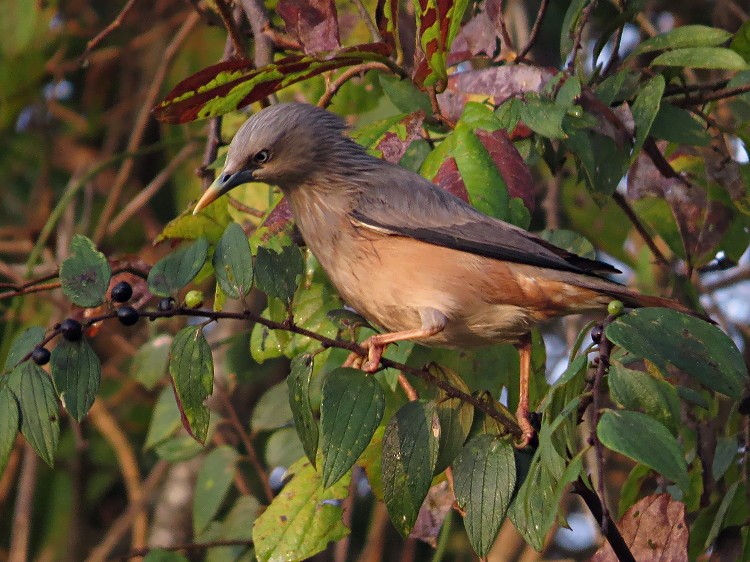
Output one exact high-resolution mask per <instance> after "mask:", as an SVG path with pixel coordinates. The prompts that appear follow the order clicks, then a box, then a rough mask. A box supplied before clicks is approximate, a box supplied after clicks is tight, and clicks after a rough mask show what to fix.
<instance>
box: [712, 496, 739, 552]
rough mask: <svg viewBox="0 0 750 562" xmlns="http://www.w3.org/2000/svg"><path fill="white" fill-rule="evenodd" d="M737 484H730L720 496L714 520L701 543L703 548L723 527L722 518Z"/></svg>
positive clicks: (732, 498)
mask: <svg viewBox="0 0 750 562" xmlns="http://www.w3.org/2000/svg"><path fill="white" fill-rule="evenodd" d="M739 485H740V483H739V482H735V483H734V484H732V485H731V486H730V487H729V489H728V490H727V491H726V493H725V494H724V495H723V497H722V498H721V503H720V504H719V509H718V511H717V512H716V517H715V518H714V522H713V524H712V525H711V530H710V531H709V532H708V536H707V537H706V542H705V543H704V545H703V546H704V548H709V547H710V546H711V545H712V544H713V542H714V541H715V540H716V537H718V536H719V531H721V530H722V529H723V528H724V526H725V525H724V519H725V518H726V516H727V511H729V506H730V505H732V500H734V496H735V494H736V493H737V487H738V486H739Z"/></svg>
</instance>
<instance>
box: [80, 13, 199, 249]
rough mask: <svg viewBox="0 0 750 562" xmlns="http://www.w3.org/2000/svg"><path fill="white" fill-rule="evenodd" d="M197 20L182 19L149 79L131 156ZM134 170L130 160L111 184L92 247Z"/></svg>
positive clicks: (130, 145) (195, 15) (194, 15)
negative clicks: (171, 67)
mask: <svg viewBox="0 0 750 562" xmlns="http://www.w3.org/2000/svg"><path fill="white" fill-rule="evenodd" d="M200 20H201V18H200V15H199V14H198V13H197V12H191V13H190V15H188V17H187V18H186V19H185V22H184V23H183V24H182V26H181V27H180V29H179V30H177V33H176V34H175V36H174V38H173V39H172V41H171V42H170V43H169V45H167V48H166V49H165V50H164V53H163V54H162V56H161V59H160V60H161V62H160V64H159V67H158V68H157V69H156V72H155V73H154V77H153V78H152V79H151V82H150V87H149V89H148V91H147V92H146V96H145V97H144V100H143V104H142V105H141V110H140V112H139V113H138V116H137V117H136V120H135V124H134V125H133V130H132V132H131V134H130V138H129V139H128V145H127V148H126V151H127V152H134V151H135V150H137V149H138V147H139V146H140V145H141V142H142V141H143V136H144V134H145V132H146V125H148V121H149V119H151V118H152V117H151V108H152V107H153V106H154V104H156V101H157V98H158V97H159V92H160V91H161V85H162V83H163V82H164V79H165V78H166V77H167V71H168V70H169V67H170V65H171V64H172V60H173V59H174V57H175V55H177V51H178V50H179V48H180V47H181V46H182V43H183V42H184V41H185V39H187V37H188V35H190V32H191V31H192V30H193V28H194V27H195V26H196V25H197V24H198V22H199V21H200ZM134 166H135V160H133V159H132V158H131V159H128V160H126V161H125V163H124V164H123V165H122V168H120V171H119V172H118V174H117V176H116V177H115V181H114V184H113V185H112V188H111V190H110V192H109V195H108V197H107V200H106V202H105V203H104V208H103V209H102V213H101V215H100V217H99V223H98V224H97V225H96V230H95V231H94V236H93V240H94V243H96V244H98V243H99V242H101V240H102V238H103V237H104V234H105V233H106V231H107V226H108V225H109V223H110V221H111V220H112V215H113V214H114V212H115V208H116V207H117V203H118V202H119V200H120V195H121V194H122V190H123V188H124V187H125V184H126V183H127V181H128V179H129V178H130V174H131V172H132V171H133V167H134Z"/></svg>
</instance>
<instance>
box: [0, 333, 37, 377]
mask: <svg viewBox="0 0 750 562" xmlns="http://www.w3.org/2000/svg"><path fill="white" fill-rule="evenodd" d="M43 339H44V328H42V327H41V326H32V327H31V328H26V329H25V330H24V331H23V332H21V333H20V334H18V335H17V336H16V337H15V338H14V339H13V343H12V344H11V345H10V351H8V357H6V358H5V367H4V368H3V371H12V370H13V369H14V368H15V367H16V366H17V365H18V363H19V362H20V361H21V360H22V359H23V358H24V357H26V356H27V355H28V354H30V353H31V352H32V351H34V348H35V347H36V346H37V345H39V344H40V343H41V342H42V340H43Z"/></svg>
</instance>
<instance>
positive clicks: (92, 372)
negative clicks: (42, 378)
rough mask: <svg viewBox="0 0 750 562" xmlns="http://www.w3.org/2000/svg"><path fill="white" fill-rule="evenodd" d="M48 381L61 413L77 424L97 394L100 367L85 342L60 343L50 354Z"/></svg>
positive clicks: (62, 341)
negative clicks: (66, 414)
mask: <svg viewBox="0 0 750 562" xmlns="http://www.w3.org/2000/svg"><path fill="white" fill-rule="evenodd" d="M51 370H52V378H53V379H54V381H55V387H56V388H57V392H58V393H59V394H60V400H61V401H62V403H63V404H64V406H65V409H66V410H68V412H70V415H71V416H73V417H74V418H75V419H76V420H78V421H79V422H80V421H81V420H83V418H84V417H86V414H87V413H88V411H89V408H91V405H92V404H93V403H94V399H95V398H96V391H97V390H99V382H100V381H101V378H102V364H101V362H100V361H99V357H97V355H96V353H94V350H93V349H91V346H90V345H89V343H88V342H87V341H86V340H85V339H81V340H78V341H75V342H70V341H67V340H64V339H63V340H61V341H60V343H59V344H58V345H57V347H56V348H55V349H53V350H52V358H51Z"/></svg>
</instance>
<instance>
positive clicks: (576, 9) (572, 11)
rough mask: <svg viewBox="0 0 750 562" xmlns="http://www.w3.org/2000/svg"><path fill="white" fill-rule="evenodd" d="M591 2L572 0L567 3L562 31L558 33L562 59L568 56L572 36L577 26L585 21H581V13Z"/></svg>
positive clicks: (571, 44)
mask: <svg viewBox="0 0 750 562" xmlns="http://www.w3.org/2000/svg"><path fill="white" fill-rule="evenodd" d="M590 3H591V0H573V1H572V2H570V3H569V4H568V10H567V11H566V12H565V17H564V18H563V22H562V33H560V58H561V59H562V60H563V61H564V60H566V59H567V58H568V56H569V55H570V53H571V51H572V50H573V47H574V43H573V38H574V37H575V36H576V34H577V33H578V28H579V26H581V25H583V24H584V23H585V22H584V21H581V15H582V14H583V10H584V8H586V6H588V5H589V4H590Z"/></svg>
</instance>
